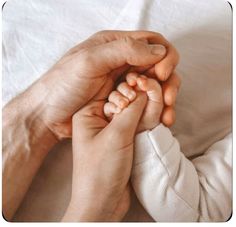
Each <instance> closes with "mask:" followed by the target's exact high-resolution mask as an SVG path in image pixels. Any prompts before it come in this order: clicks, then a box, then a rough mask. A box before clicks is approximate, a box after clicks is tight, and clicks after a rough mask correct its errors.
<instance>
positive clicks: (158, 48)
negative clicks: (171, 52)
mask: <svg viewBox="0 0 236 227" xmlns="http://www.w3.org/2000/svg"><path fill="white" fill-rule="evenodd" d="M149 46H150V48H151V53H152V54H155V55H165V54H166V48H165V47H164V46H163V45H160V44H149Z"/></svg>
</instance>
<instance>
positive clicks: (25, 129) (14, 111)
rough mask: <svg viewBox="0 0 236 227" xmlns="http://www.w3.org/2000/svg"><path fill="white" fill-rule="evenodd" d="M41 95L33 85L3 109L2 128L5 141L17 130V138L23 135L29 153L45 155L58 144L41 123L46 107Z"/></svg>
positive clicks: (42, 122) (36, 86)
mask: <svg viewBox="0 0 236 227" xmlns="http://www.w3.org/2000/svg"><path fill="white" fill-rule="evenodd" d="M42 94H43V92H42V91H41V93H39V87H38V85H37V84H33V85H32V86H31V87H29V88H28V89H27V90H26V91H25V92H23V93H22V94H20V95H19V96H17V97H15V98H14V99H13V100H12V101H11V102H9V103H8V104H7V105H6V106H5V107H4V109H3V128H5V129H6V132H5V135H6V134H8V136H6V137H5V139H6V140H7V139H8V138H10V137H11V136H14V134H15V132H13V131H12V130H17V136H23V135H25V143H28V145H27V147H28V149H30V152H34V151H36V150H40V154H43V153H47V152H48V151H49V150H50V148H51V147H52V146H53V145H55V144H56V143H57V142H58V140H57V138H56V137H55V136H54V134H53V132H51V131H50V129H49V128H48V127H47V125H46V124H45V123H44V121H43V112H44V110H45V108H46V105H45V104H44V101H43V99H44V98H45V97H43V95H42ZM13 126H14V127H13ZM3 134H4V133H3ZM20 134H22V135H20ZM9 136H10V137H9ZM34 153H35V152H34Z"/></svg>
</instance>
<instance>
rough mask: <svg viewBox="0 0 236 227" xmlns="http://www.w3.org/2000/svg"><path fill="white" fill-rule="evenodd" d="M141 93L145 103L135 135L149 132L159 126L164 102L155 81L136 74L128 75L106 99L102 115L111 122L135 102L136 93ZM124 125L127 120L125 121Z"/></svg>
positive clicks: (159, 86) (159, 87) (158, 85)
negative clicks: (145, 97) (144, 97)
mask: <svg viewBox="0 0 236 227" xmlns="http://www.w3.org/2000/svg"><path fill="white" fill-rule="evenodd" d="M140 91H143V92H145V93H146V95H147V103H146V106H145V108H144V111H143V113H142V117H141V119H140V121H139V123H138V127H137V131H136V133H140V132H142V131H145V130H151V129H153V128H155V127H156V126H157V125H159V123H160V121H161V114H162V111H163V106H164V101H163V96H162V89H161V85H160V84H159V83H158V81H157V80H155V79H153V78H148V77H146V76H145V75H139V74H138V73H128V74H127V76H126V81H125V82H122V83H120V84H119V85H118V86H117V88H116V90H114V91H112V92H111V93H110V95H109V97H108V102H107V103H106V104H105V105H104V114H105V116H106V117H107V118H108V119H109V120H111V119H113V118H115V117H116V116H117V114H119V113H121V112H122V111H123V110H124V109H125V108H129V105H130V104H131V103H132V102H133V101H134V100H135V98H136V95H137V92H140ZM125 122H126V123H128V122H127V120H125Z"/></svg>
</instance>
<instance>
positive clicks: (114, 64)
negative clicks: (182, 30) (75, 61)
mask: <svg viewBox="0 0 236 227" xmlns="http://www.w3.org/2000/svg"><path fill="white" fill-rule="evenodd" d="M166 52H167V51H166V48H165V47H164V46H163V45H160V44H148V43H147V42H144V41H141V40H136V39H133V38H131V37H125V38H121V39H118V40H114V41H111V42H108V43H104V44H101V45H97V46H94V47H90V48H88V49H86V51H83V52H82V53H81V55H80V57H81V60H80V61H79V62H81V63H83V62H84V64H85V65H86V68H87V71H88V70H89V71H90V70H91V72H88V73H92V70H94V68H95V69H96V72H99V73H100V74H106V73H109V72H111V71H112V70H114V69H117V68H119V67H121V66H123V65H125V64H129V65H133V66H145V65H152V64H156V63H158V62H160V61H161V60H162V59H163V58H164V57H165V55H166ZM83 60H84V61H83Z"/></svg>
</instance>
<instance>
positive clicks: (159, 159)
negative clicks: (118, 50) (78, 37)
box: [104, 73, 232, 222]
mask: <svg viewBox="0 0 236 227" xmlns="http://www.w3.org/2000/svg"><path fill="white" fill-rule="evenodd" d="M126 80H127V82H123V83H122V84H120V85H119V86H118V88H117V91H113V92H112V93H111V95H110V97H109V102H108V103H107V104H106V105H105V106H104V112H105V115H106V116H107V117H108V118H112V117H115V115H116V114H117V113H119V112H120V111H122V109H123V108H126V107H127V108H128V105H129V103H130V102H132V101H133V100H134V99H135V95H136V92H139V91H140V90H141V91H145V92H147V96H148V102H147V106H146V109H145V110H144V112H143V116H142V118H141V120H140V124H139V126H138V130H137V132H139V134H138V135H137V136H136V138H135V152H134V162H133V170H132V176H131V181H132V185H133V188H134V191H135V193H136V195H137V197H138V199H139V201H140V202H141V204H142V205H143V207H144V208H145V209H146V211H147V212H148V213H149V214H150V215H151V216H152V217H153V218H154V219H155V220H156V221H174V222H176V221H181V222H183V221H226V220H227V219H228V218H229V217H230V215H231V212H232V202H231V200H232V191H231V190H232V146H231V141H232V135H229V136H227V137H225V138H224V139H223V140H221V141H219V142H217V143H215V144H214V145H212V146H211V147H210V148H209V149H208V150H207V151H206V152H205V153H204V154H203V155H202V156H199V157H197V158H195V159H193V160H191V161H190V160H189V159H187V158H186V157H185V156H184V154H183V153H182V152H181V149H180V146H179V143H178V141H177V140H176V139H175V138H174V137H173V136H172V134H171V132H170V130H169V129H168V128H166V127H165V126H164V125H162V124H160V115H161V111H162V106H163V102H162V95H161V87H160V85H159V84H158V82H157V81H155V80H152V79H149V78H146V77H144V76H138V75H137V74H136V73H130V74H128V75H127V79H126ZM145 130H146V131H145ZM140 132H141V133H140Z"/></svg>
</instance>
